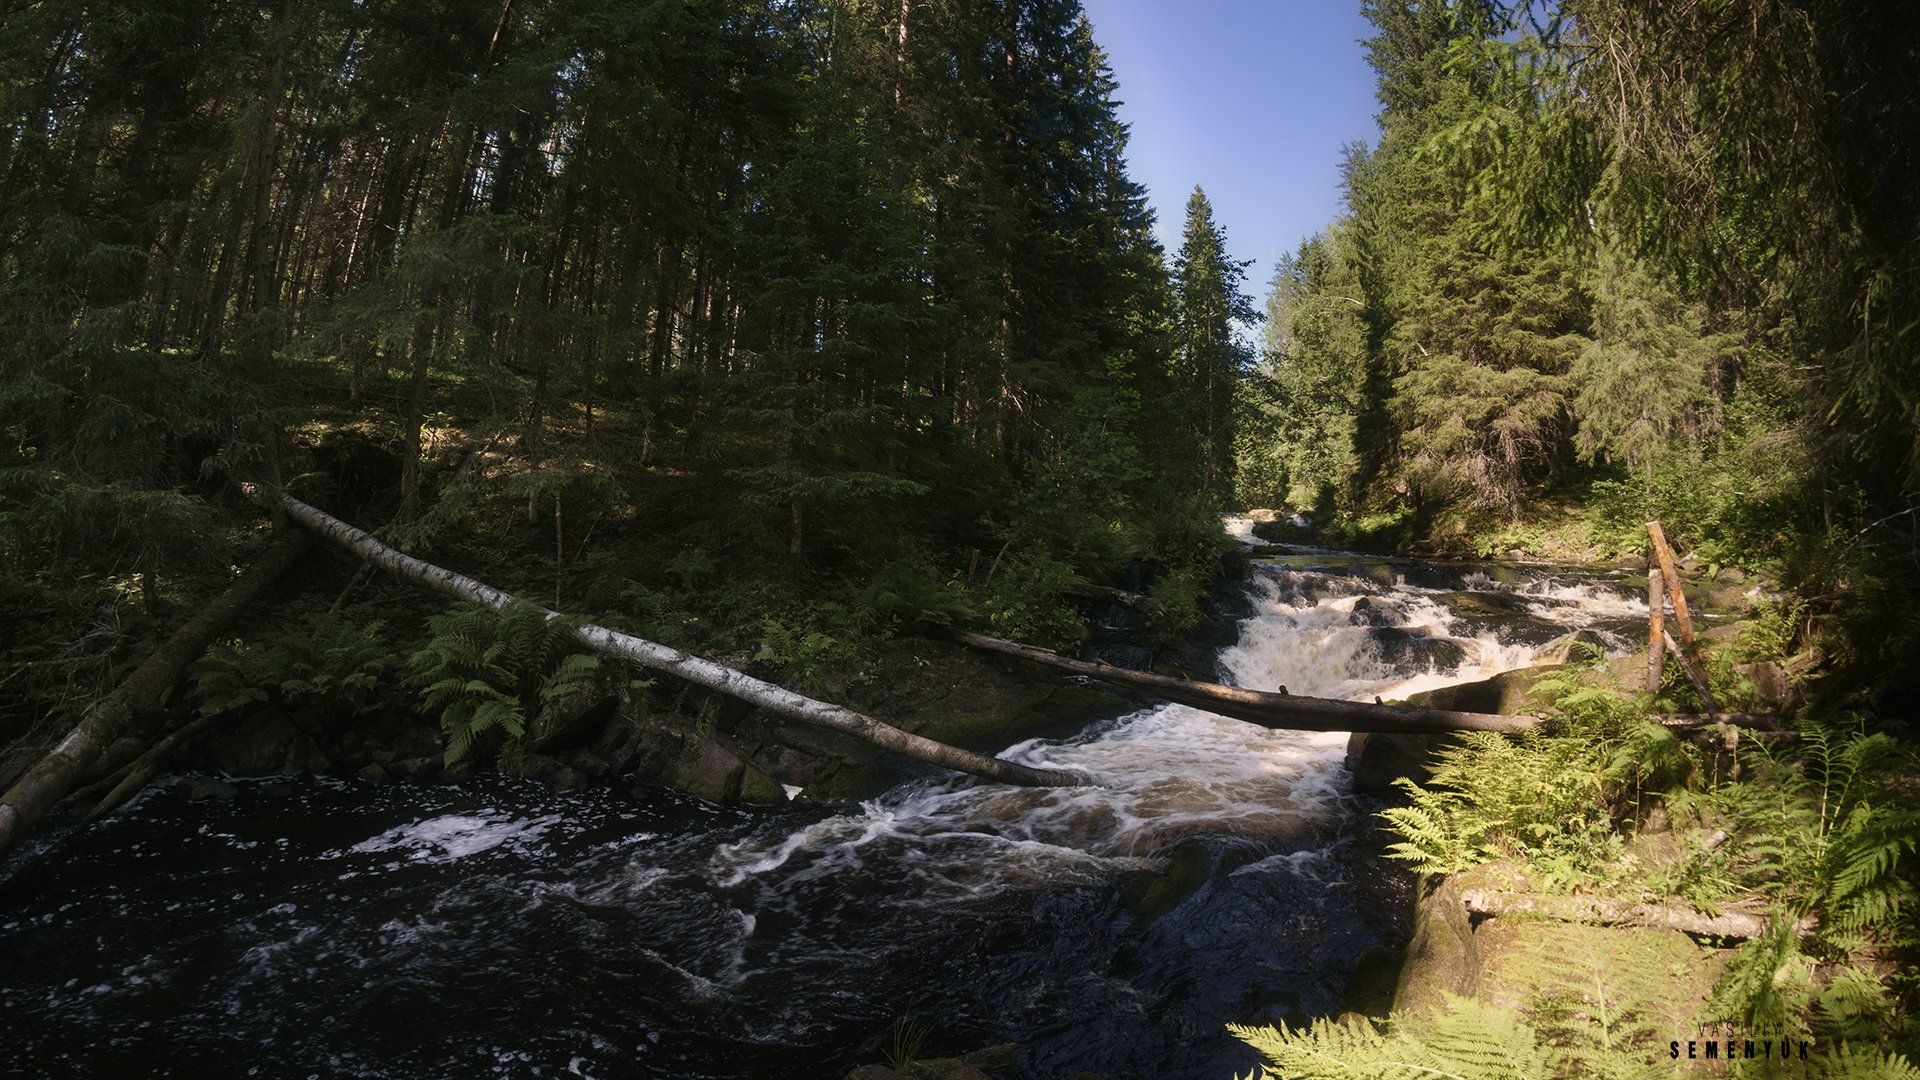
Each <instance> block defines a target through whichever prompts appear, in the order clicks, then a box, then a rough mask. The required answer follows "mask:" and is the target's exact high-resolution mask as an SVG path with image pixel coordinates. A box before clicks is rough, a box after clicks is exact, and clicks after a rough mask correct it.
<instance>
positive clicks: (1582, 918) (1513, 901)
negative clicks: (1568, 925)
mask: <svg viewBox="0 0 1920 1080" xmlns="http://www.w3.org/2000/svg"><path fill="white" fill-rule="evenodd" d="M1460 898H1461V900H1462V901H1464V902H1465V903H1466V905H1467V910H1468V911H1471V912H1473V913H1474V914H1476V915H1494V916H1498V915H1519V914H1526V915H1538V916H1540V917H1542V918H1547V919H1554V920H1557V921H1559V922H1572V923H1587V924H1590V925H1593V926H1646V927H1652V928H1653V929H1656V930H1678V931H1680V932H1681V933H1685V934H1698V935H1700V936H1703V937H1720V938H1740V939H1746V940H1751V939H1753V938H1757V937H1759V936H1761V935H1762V934H1765V933H1766V932H1767V920H1766V919H1764V918H1762V917H1761V916H1759V915H1754V914H1751V913H1749V912H1744V911H1726V910H1723V911H1721V912H1720V913H1719V914H1718V915H1707V914H1703V913H1701V912H1698V911H1695V910H1693V909H1692V908H1690V907H1684V906H1681V905H1679V904H1635V903H1631V902H1629V901H1626V900H1619V899H1615V898H1613V897H1607V896H1540V895H1537V894H1534V893H1523V892H1507V891H1505V890H1501V889H1464V890H1462V891H1461V893H1460ZM1798 929H1799V930H1800V931H1801V932H1802V933H1804V932H1806V931H1807V930H1809V929H1811V923H1809V922H1804V921H1803V922H1802V923H1801V925H1800V926H1799V928H1798Z"/></svg>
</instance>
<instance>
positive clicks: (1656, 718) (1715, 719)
mask: <svg viewBox="0 0 1920 1080" xmlns="http://www.w3.org/2000/svg"><path fill="white" fill-rule="evenodd" d="M1647 719H1649V720H1652V721H1653V722H1654V723H1656V724H1665V725H1666V726H1668V727H1671V728H1696V727H1713V726H1715V725H1717V724H1727V725H1730V726H1732V727H1742V728H1748V729H1750V730H1753V731H1769V732H1778V733H1780V734H1790V733H1789V732H1788V731H1787V729H1786V728H1785V727H1783V726H1781V723H1780V714H1779V713H1770V712H1710V713H1655V714H1654V715H1652V716H1650V717H1648V718H1647Z"/></svg>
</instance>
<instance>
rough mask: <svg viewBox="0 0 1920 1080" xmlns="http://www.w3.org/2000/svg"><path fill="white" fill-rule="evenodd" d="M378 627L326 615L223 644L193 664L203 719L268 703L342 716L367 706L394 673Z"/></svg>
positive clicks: (196, 696)
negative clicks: (312, 708) (206, 716)
mask: <svg viewBox="0 0 1920 1080" xmlns="http://www.w3.org/2000/svg"><path fill="white" fill-rule="evenodd" d="M392 652H393V651H392V646H391V644H390V643H389V642H388V640H387V637H386V632H385V627H384V624H382V623H379V622H367V623H362V622H356V621H354V620H353V619H351V618H350V617H347V616H344V615H340V614H335V613H331V612H327V613H320V614H314V615H308V616H302V617H296V618H291V619H286V620H282V621H280V622H277V623H274V624H273V625H272V626H269V627H268V628H266V629H265V630H263V631H261V632H260V633H258V634H255V635H253V636H252V637H249V638H235V639H232V640H229V641H223V642H219V643H217V644H215V645H214V646H213V647H211V648H209V649H208V650H207V652H206V654H205V655H204V656H202V657H201V658H200V660H199V661H198V662H197V663H195V664H194V666H193V671H192V682H193V696H194V699H195V701H196V703H197V707H198V708H199V710H200V712H202V713H203V714H207V715H212V714H214V713H222V712H229V711H232V710H236V709H242V708H245V707H247V706H249V705H256V704H266V703H269V702H272V703H277V704H280V705H286V706H290V707H301V706H304V707H314V708H319V709H322V710H324V711H327V712H330V713H335V714H346V713H350V712H353V711H355V710H357V709H360V708H362V707H364V706H366V705H367V704H369V703H370V702H372V701H373V699H374V697H375V696H376V695H377V694H378V693H379V689H380V686H381V683H382V682H383V680H384V679H385V678H386V677H387V676H388V675H389V674H390V673H391V670H392V668H393V666H394V664H393V659H392Z"/></svg>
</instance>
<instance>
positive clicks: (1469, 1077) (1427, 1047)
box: [1227, 997, 1920, 1080]
mask: <svg viewBox="0 0 1920 1080" xmlns="http://www.w3.org/2000/svg"><path fill="white" fill-rule="evenodd" d="M1227 1030H1229V1031H1230V1032H1232V1033H1233V1035H1234V1036H1235V1037H1236V1038H1238V1039H1240V1040H1241V1041H1243V1042H1245V1043H1247V1044H1248V1045H1249V1046H1252V1047H1253V1048H1254V1049H1255V1050H1258V1051H1259V1052H1260V1053H1261V1055H1262V1056H1264V1057H1265V1058H1266V1059H1267V1065H1266V1067H1265V1068H1262V1069H1258V1070H1256V1071H1255V1072H1254V1073H1253V1074H1251V1078H1252V1080H1267V1078H1271V1080H1576V1078H1577V1080H1589V1078H1598V1080H1643V1078H1644V1080H1653V1078H1656V1077H1660V1078H1664V1077H1672V1076H1674V1075H1675V1073H1676V1071H1677V1070H1676V1068H1675V1065H1674V1063H1673V1062H1672V1061H1670V1060H1668V1059H1667V1057H1666V1047H1665V1046H1664V1045H1661V1044H1657V1043H1655V1044H1651V1045H1649V1044H1647V1043H1641V1044H1639V1045H1633V1046H1609V1045H1605V1044H1604V1043H1601V1042H1598V1041H1594V1040H1593V1039H1592V1038H1589V1039H1588V1040H1587V1041H1584V1042H1576V1044H1575V1045H1572V1046H1569V1045H1562V1044H1559V1043H1558V1042H1557V1040H1556V1038H1555V1037H1554V1036H1553V1035H1551V1034H1549V1033H1548V1032H1547V1031H1544V1030H1542V1028H1541V1027H1540V1026H1537V1025H1536V1024H1535V1023H1534V1022H1531V1021H1529V1020H1528V1019H1527V1017H1526V1016H1525V1015H1524V1014H1523V1013H1522V1012H1521V1011H1520V1010H1517V1009H1513V1008H1508V1007H1505V1006H1501V1005H1496V1004H1492V1003H1489V1002H1484V1001H1477V1000H1471V999H1465V998H1458V997H1449V998H1448V999H1447V1003H1446V1007H1445V1008H1444V1009H1442V1010H1440V1011H1437V1012H1436V1013H1435V1014H1434V1015H1432V1016H1424V1017H1412V1018H1396V1019H1395V1020H1394V1021H1393V1022H1392V1023H1390V1024H1382V1023H1378V1022H1375V1021H1372V1020H1367V1019H1364V1018H1360V1017H1351V1016H1350V1017H1346V1018H1343V1019H1341V1020H1337V1021H1336V1020H1316V1021H1314V1022H1313V1023H1312V1024H1306V1025H1301V1026H1298V1027H1294V1026H1291V1025H1287V1024H1281V1025H1279V1026H1278V1027H1244V1026H1240V1025H1228V1028H1227ZM1716 1075H1722V1076H1731V1077H1765V1076H1769V1075H1774V1072H1773V1070H1772V1068H1771V1066H1770V1065H1769V1063H1768V1062H1765V1061H1761V1060H1753V1061H1747V1060H1740V1061H1735V1062H1731V1063H1729V1067H1728V1068H1726V1070H1725V1071H1724V1072H1719V1073H1716ZM1787 1075H1792V1076H1796V1077H1802V1078H1806V1080H1920V1068H1915V1067H1914V1066H1913V1064H1912V1063H1911V1062H1909V1061H1908V1060H1907V1059H1906V1058H1905V1057H1903V1056H1901V1055H1898V1054H1889V1053H1885V1052H1882V1051H1878V1050H1873V1049H1869V1048H1862V1047H1855V1046H1845V1045H1843V1046H1838V1047H1834V1048H1832V1049H1831V1050H1827V1049H1822V1050H1821V1051H1820V1052H1818V1053H1816V1054H1814V1055H1812V1056H1811V1057H1810V1058H1809V1060H1808V1061H1806V1062H1805V1063H1801V1062H1797V1061H1796V1062H1795V1063H1794V1065H1793V1068H1792V1070H1791V1072H1790V1073H1789V1074H1787Z"/></svg>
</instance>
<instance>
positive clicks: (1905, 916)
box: [1714, 722, 1920, 1034]
mask: <svg viewBox="0 0 1920 1080" xmlns="http://www.w3.org/2000/svg"><path fill="white" fill-rule="evenodd" d="M1801 739H1802V744H1803V750H1802V753H1801V755H1800V757H1799V760H1797V761H1789V760H1784V759H1781V758H1778V757H1776V756H1774V755H1772V754H1769V753H1767V752H1766V751H1765V750H1764V749H1762V750H1757V751H1754V752H1751V753H1750V754H1749V755H1748V761H1749V763H1750V765H1751V767H1752V774H1753V775H1752V779H1751V780H1750V781H1749V782H1746V783H1740V784H1730V785H1725V786H1723V787H1722V788H1721V789H1719V791H1717V792H1716V793H1715V798H1714V802H1715V803H1716V804H1717V806H1718V809H1719V810H1720V811H1721V812H1722V813H1724V814H1725V815H1726V817H1727V818H1728V819H1729V821H1730V823H1731V825H1732V828H1733V831H1734V832H1735V833H1736V835H1737V836H1738V838H1739V845H1738V847H1739V852H1740V854H1741V858H1742V861H1741V865H1740V867H1739V869H1740V871H1741V874H1742V877H1743V879H1744V883H1745V884H1747V885H1748V887H1750V888H1752V889H1753V890H1754V891H1756V892H1758V893H1760V894H1761V895H1764V896H1766V897H1768V898H1769V899H1770V900H1771V901H1772V903H1773V905H1774V909H1775V912H1776V914H1777V918H1776V920H1775V929H1774V930H1773V931H1772V932H1770V933H1769V934H1767V935H1766V936H1764V937H1762V938H1759V939H1756V940H1754V941H1752V942H1749V943H1748V944H1747V945H1746V946H1744V947H1743V948H1742V949H1741V950H1740V952H1739V954H1738V955H1737V956H1736V958H1735V962H1734V963H1733V965H1732V966H1731V967H1730V969H1729V971H1728V973H1727V976H1726V978H1725V979H1724V980H1723V981H1722V984H1721V986H1720V987H1719V988H1718V990H1717V992H1716V995H1715V1003H1716V1006H1717V1007H1718V1008H1719V1010H1720V1011H1721V1012H1722V1013H1723V1014H1724V1015H1726V1016H1727V1017H1728V1018H1731V1019H1737V1020H1744V1021H1748V1022H1757V1021H1777V1020H1780V1019H1783V1018H1785V1017H1786V1016H1788V1015H1789V1014H1794V1013H1800V1012H1804V1011H1808V1010H1811V1011H1813V1012H1814V1013H1815V1015H1817V1016H1818V1017H1819V1018H1820V1019H1821V1020H1822V1021H1823V1022H1824V1024H1825V1025H1826V1026H1827V1027H1829V1028H1830V1029H1831V1030H1834V1031H1835V1032H1837V1033H1847V1032H1856V1033H1859V1034H1865V1030H1863V1029H1869V1028H1871V1027H1872V1026H1873V1025H1872V1022H1873V1021H1874V1020H1875V1019H1876V1018H1879V1019H1884V1018H1885V1017H1886V1016H1887V1015H1889V1014H1890V1013H1891V1011H1892V1000H1891V998H1890V996H1889V993H1888V991H1887V990H1886V988H1885V986H1884V985H1883V983H1882V982H1881V980H1880V979H1878V978H1876V977H1873V976H1871V975H1869V974H1867V973H1866V972H1864V971H1862V970H1861V969H1859V968H1858V967H1857V966H1853V964H1852V960H1851V958H1852V957H1854V956H1856V955H1859V954H1861V953H1862V952H1863V951H1866V950H1872V949H1884V948H1889V947H1906V946H1911V945H1912V944H1913V943H1914V940H1915V935H1914V928H1913V921H1912V915H1913V913H1914V910H1915V905H1914V901H1915V898H1916V890H1915V887H1914V884H1913V881H1912V880H1911V872H1910V868H1911V860H1912V858H1913V856H1914V854H1915V850H1916V847H1920V809H1916V808H1915V807H1913V806H1912V805H1910V804H1909V803H1908V801H1907V800H1905V799H1904V798H1903V797H1902V796H1901V793H1900V792H1899V791H1898V790H1897V788H1896V787H1895V784H1896V783H1897V781H1896V778H1897V777H1898V776H1900V775H1901V773H1902V772H1903V771H1906V770H1905V769H1903V768H1902V767H1901V766H1902V764H1903V763H1905V764H1910V762H1907V761H1906V759H1907V757H1908V755H1906V754H1905V753H1904V752H1903V751H1902V750H1901V749H1900V748H1899V747H1898V746H1897V745H1896V744H1894V742H1893V741H1892V740H1891V739H1889V738H1888V737H1887V736H1886V735H1884V734H1872V735H1868V734H1865V733H1864V732H1863V731H1862V730H1861V729H1860V728H1859V727H1858V726H1857V725H1854V726H1851V727H1847V728H1837V727H1830V726H1827V725H1823V724H1819V723H1813V722H1809V723H1806V724H1804V725H1803V726H1802V730H1801ZM1903 866H1906V867H1908V868H1909V872H1908V873H1904V874H1903V873H1902V868H1903ZM1803 920H1811V921H1812V923H1813V925H1814V926H1815V928H1816V929H1815V933H1814V934H1813V935H1811V936H1807V937H1803V936H1802V935H1801V934H1799V933H1798V932H1797V931H1795V930H1794V929H1793V928H1794V927H1795V926H1796V925H1797V924H1799V923H1800V922H1802V921H1803ZM1822 965H1824V966H1826V967H1827V968H1829V969H1836V971H1835V974H1833V975H1831V976H1829V977H1827V978H1826V979H1825V980H1824V985H1823V984H1822V981H1821V980H1820V979H1817V978H1816V977H1815V975H1816V970H1815V969H1816V968H1817V967H1820V966H1822ZM1881 1030H1882V1031H1884V1027H1882V1029H1881Z"/></svg>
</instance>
